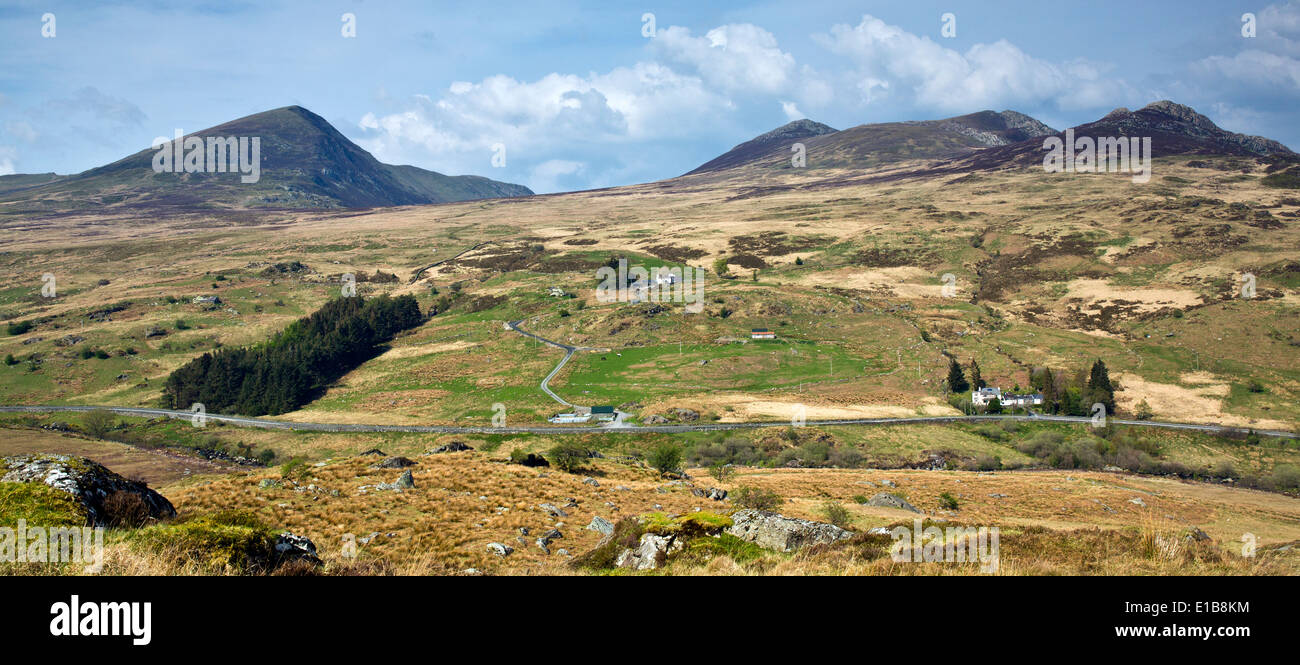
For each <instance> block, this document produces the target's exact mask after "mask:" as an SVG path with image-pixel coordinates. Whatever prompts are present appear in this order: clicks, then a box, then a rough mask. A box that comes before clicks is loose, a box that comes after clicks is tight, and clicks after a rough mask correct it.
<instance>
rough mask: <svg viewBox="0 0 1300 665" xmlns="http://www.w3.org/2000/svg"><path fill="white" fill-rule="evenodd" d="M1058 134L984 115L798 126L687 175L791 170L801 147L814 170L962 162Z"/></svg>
mask: <svg viewBox="0 0 1300 665" xmlns="http://www.w3.org/2000/svg"><path fill="white" fill-rule="evenodd" d="M1055 131H1056V130H1054V129H1052V128H1051V127H1048V126H1047V125H1044V124H1043V123H1041V122H1039V121H1037V120H1035V119H1033V118H1031V117H1029V116H1027V115H1025V114H1023V113H1018V112H1016V111H1002V112H1001V113H998V112H995V111H980V112H978V113H971V114H968V115H962V116H957V117H953V118H945V119H943V120H923V121H905V122H886V123H878V124H870V125H858V126H857V127H851V128H849V129H845V130H842V131H836V130H834V129H832V128H830V127H828V126H826V125H823V124H821V123H817V122H812V121H810V120H798V121H795V122H792V123H790V124H787V125H784V126H782V127H779V128H777V129H775V130H773V131H770V132H768V133H766V134H763V135H761V136H758V137H756V138H754V139H752V140H749V141H746V142H745V143H742V144H740V145H738V146H736V147H735V148H732V149H731V150H729V151H727V152H726V153H724V154H722V155H721V156H719V157H717V158H715V159H713V160H711V161H709V162H707V163H705V164H703V165H701V166H700V167H698V168H696V169H695V170H693V171H691V172H690V173H688V174H687V175H692V174H699V173H708V172H715V171H722V170H726V169H731V168H736V167H740V166H746V165H756V166H760V167H764V168H789V167H790V154H791V153H790V147H791V145H792V144H793V143H795V142H802V143H803V144H804V147H805V149H806V151H807V164H808V166H809V167H810V168H866V167H872V166H879V165H882V164H886V163H889V162H895V161H901V160H907V159H942V158H951V157H957V156H961V155H964V154H967V153H969V152H971V151H973V150H977V149H980V148H986V147H989V146H1001V145H1008V144H1011V143H1016V142H1019V141H1024V140H1026V139H1030V138H1035V137H1039V136H1046V135H1048V134H1052V133H1054V132H1055Z"/></svg>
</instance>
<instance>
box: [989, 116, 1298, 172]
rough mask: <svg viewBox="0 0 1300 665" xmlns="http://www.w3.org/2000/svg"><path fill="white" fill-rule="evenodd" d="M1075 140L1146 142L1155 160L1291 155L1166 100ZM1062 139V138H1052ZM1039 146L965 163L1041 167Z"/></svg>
mask: <svg viewBox="0 0 1300 665" xmlns="http://www.w3.org/2000/svg"><path fill="white" fill-rule="evenodd" d="M1071 129H1072V130H1073V133H1074V136H1075V138H1076V140H1077V139H1078V138H1079V137H1084V136H1089V137H1093V138H1098V137H1120V136H1126V137H1151V151H1152V153H1153V154H1154V156H1155V157H1168V156H1171V155H1236V156H1251V157H1282V158H1292V157H1294V156H1295V155H1296V153H1294V152H1292V151H1291V149H1290V148H1287V147H1286V146H1285V145H1283V144H1281V143H1279V142H1277V141H1274V140H1272V139H1266V138H1264V137H1261V136H1250V135H1247V134H1237V133H1234V132H1229V131H1227V130H1224V129H1221V128H1220V127H1219V126H1218V125H1215V124H1214V122H1213V121H1211V120H1210V119H1209V118H1207V117H1205V116H1203V115H1201V114H1200V113H1197V112H1196V111H1195V110H1194V109H1192V108H1191V107H1189V106H1184V105H1183V104H1178V103H1175V102H1171V101H1168V100H1162V101H1158V102H1152V103H1151V104H1148V105H1146V106H1144V107H1142V108H1141V109H1138V110H1137V111H1130V110H1128V109H1126V108H1123V107H1121V108H1117V109H1115V110H1114V111H1111V112H1110V113H1107V114H1106V115H1105V116H1103V117H1102V118H1101V119H1100V120H1097V121H1095V122H1089V123H1084V124H1082V125H1079V126H1077V127H1073V128H1071ZM1055 135H1056V136H1058V137H1060V138H1062V139H1064V136H1065V134H1064V132H1055ZM1044 154H1045V153H1044V151H1043V144H1042V141H1040V140H1035V141H1023V142H1021V143H1017V144H1013V145H1008V146H1003V147H997V148H991V149H989V150H987V151H984V152H981V153H979V154H977V155H973V156H971V157H969V158H968V159H969V161H970V162H971V164H972V165H974V166H976V167H978V168H988V167H996V166H1000V165H1009V164H1035V163H1037V164H1041V163H1042V159H1043V155H1044Z"/></svg>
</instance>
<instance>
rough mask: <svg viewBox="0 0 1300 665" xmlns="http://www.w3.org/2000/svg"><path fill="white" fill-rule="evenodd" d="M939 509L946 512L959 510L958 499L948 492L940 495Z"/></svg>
mask: <svg viewBox="0 0 1300 665" xmlns="http://www.w3.org/2000/svg"><path fill="white" fill-rule="evenodd" d="M939 507H940V508H943V509H945V510H957V497H955V496H953V495H951V494H949V493H947V492H944V493H943V494H940V495H939Z"/></svg>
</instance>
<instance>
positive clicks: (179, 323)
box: [176, 319, 190, 330]
mask: <svg viewBox="0 0 1300 665" xmlns="http://www.w3.org/2000/svg"><path fill="white" fill-rule="evenodd" d="M176 329H177V330H189V329H190V324H188V323H186V322H185V319H176Z"/></svg>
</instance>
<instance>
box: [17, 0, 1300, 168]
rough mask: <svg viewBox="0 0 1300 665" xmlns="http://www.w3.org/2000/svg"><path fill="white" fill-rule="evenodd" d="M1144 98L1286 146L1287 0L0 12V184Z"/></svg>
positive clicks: (1042, 113) (509, 150)
mask: <svg viewBox="0 0 1300 665" xmlns="http://www.w3.org/2000/svg"><path fill="white" fill-rule="evenodd" d="M1247 13H1249V14H1250V15H1252V16H1253V20H1249V21H1244V20H1243V15H1244V14H1247ZM946 14H947V15H949V16H945V15H946ZM1247 28H1253V36H1247V35H1246V34H1245V33H1246V32H1248V30H1247ZM350 29H351V32H352V35H348V34H347V33H348V32H349V30H350ZM1159 99H1172V100H1174V101H1176V102H1179V103H1183V104H1187V105H1189V106H1191V107H1193V108H1195V109H1196V110H1197V111H1199V112H1201V113H1203V114H1205V115H1206V116H1208V117H1209V118H1210V119H1211V120H1213V121H1214V122H1215V123H1217V124H1218V125H1219V126H1221V127H1223V128H1225V129H1228V130H1231V131H1236V132H1243V133H1247V134H1257V135H1262V136H1266V137H1269V138H1273V139H1277V140H1279V141H1282V142H1283V143H1285V144H1287V145H1288V146H1290V147H1291V148H1293V149H1300V123H1297V122H1296V120H1297V116H1298V115H1300V113H1297V111H1296V109H1298V108H1300V0H1288V1H1286V2H1277V3H1272V4H1269V3H1264V2H1237V1H1235V0H1144V1H1142V2H1134V1H1133V0H1124V1H1122V2H1115V1H1110V0H1077V1H1068V2H1064V1H1063V2H1043V1H1042V0H1035V1H1032V2H1020V1H1018V0H1008V1H1001V2H980V3H976V2H970V1H961V0H944V1H942V2H930V1H927V0H908V1H907V2H899V1H898V0H889V1H887V2H862V1H860V2H817V1H815V0H800V1H798V2H789V1H781V2H776V1H770V2H701V1H699V0H694V1H691V2H665V1H662V0H638V1H637V2H631V3H628V2H620V1H619V0H600V1H595V2H585V1H576V0H560V1H555V2H551V1H546V0H542V1H538V0H533V1H531V2H518V3H516V2H497V1H491V2H432V1H430V0H424V1H422V2H397V1H383V2H381V1H379V0H369V1H357V0H353V1H347V2H338V1H334V0H313V1H304V2H273V1H269V0H260V1H258V2H243V1H241V0H224V1H220V2H177V1H147V0H139V1H131V2H128V1H115V0H97V1H95V2H93V3H92V2H89V1H87V0H81V1H78V2H72V1H61V0H43V1H41V2H4V1H3V0H0V175H5V174H10V173H44V172H51V171H53V172H57V173H77V172H80V171H83V170H86V169H89V168H93V167H95V166H100V165H103V164H106V163H109V162H112V161H115V160H117V159H120V158H122V157H124V156H126V155H128V154H131V153H134V152H136V151H138V150H141V149H145V148H148V147H149V146H150V143H151V142H152V141H153V139H154V138H155V137H159V136H167V137H170V136H171V135H172V133H173V131H174V129H176V128H180V129H182V130H183V131H185V132H187V133H188V132H193V131H198V130H201V129H205V128H207V127H211V126H213V125H217V124H220V123H223V122H227V121H229V120H233V119H235V118H239V117H242V116H245V115H249V114H252V113H257V112H261V111H265V110H269V109H273V108H278V107H282V106H288V105H294V104H296V105H300V106H303V107H306V108H308V109H310V110H311V111H313V112H315V113H317V114H319V115H321V116H322V117H324V118H325V119H326V120H328V121H329V122H330V123H331V124H333V125H334V127H335V128H337V129H338V130H339V131H340V132H342V133H343V134H344V135H345V136H347V137H348V138H350V139H352V140H353V141H355V142H356V143H357V144H359V145H361V146H362V147H363V148H365V149H367V150H369V151H370V152H371V153H372V154H374V155H375V157H377V158H378V159H380V160H381V161H383V162H387V163H392V164H412V165H415V166H419V167H422V168H426V169H430V170H434V171H438V172H441V173H447V174H453V175H459V174H477V175H483V176H487V177H490V178H493V179H496V180H504V181H507V182H515V183H520V184H524V185H527V186H528V187H530V188H532V189H533V190H534V191H536V192H538V193H545V192H556V191H570V190H578V189H590V188H596V187H607V186H615V185H624V184H632V183H639V182H650V181H654V180H659V179H663V178H670V177H673V176H677V175H680V174H682V173H685V172H687V171H689V170H691V169H693V168H695V167H696V166H699V165H700V164H702V163H704V162H706V161H708V160H709V159H712V158H713V157H716V156H717V155H719V154H721V153H723V152H725V151H726V150H728V149H730V148H731V147H732V146H734V145H736V144H738V143H741V142H743V141H746V140H748V139H750V138H753V137H754V136H756V135H758V134H761V133H763V132H766V131H769V130H771V129H774V128H776V127H778V126H780V125H782V124H785V123H786V122H789V121H791V120H795V119H799V118H810V119H812V120H816V121H818V122H823V123H826V124H828V125H831V126H832V127H835V128H837V129H843V128H846V127H851V126H854V125H859V124H864V123H871V122H889V121H897V120H928V119H935V118H945V117H951V116H955V115H962V114H966V113H971V112H975V111H979V110H984V109H992V110H995V111H1001V110H1004V109H1013V110H1016V111H1020V112H1022V113H1027V114H1029V115H1032V116H1034V117H1036V118H1038V119H1039V120H1041V121H1043V122H1045V123H1047V124H1048V125H1050V126H1052V127H1055V128H1057V129H1064V128H1065V127H1068V126H1073V125H1078V124H1082V123H1085V122H1090V121H1092V120H1096V119H1097V118H1099V117H1101V116H1103V115H1105V114H1106V113H1108V112H1109V111H1111V110H1112V109H1114V108H1116V107H1120V106H1124V107H1128V108H1130V109H1137V108H1140V107H1142V106H1144V105H1146V104H1148V103H1150V102H1152V101H1156V100H1159ZM494 158H495V159H494Z"/></svg>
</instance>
